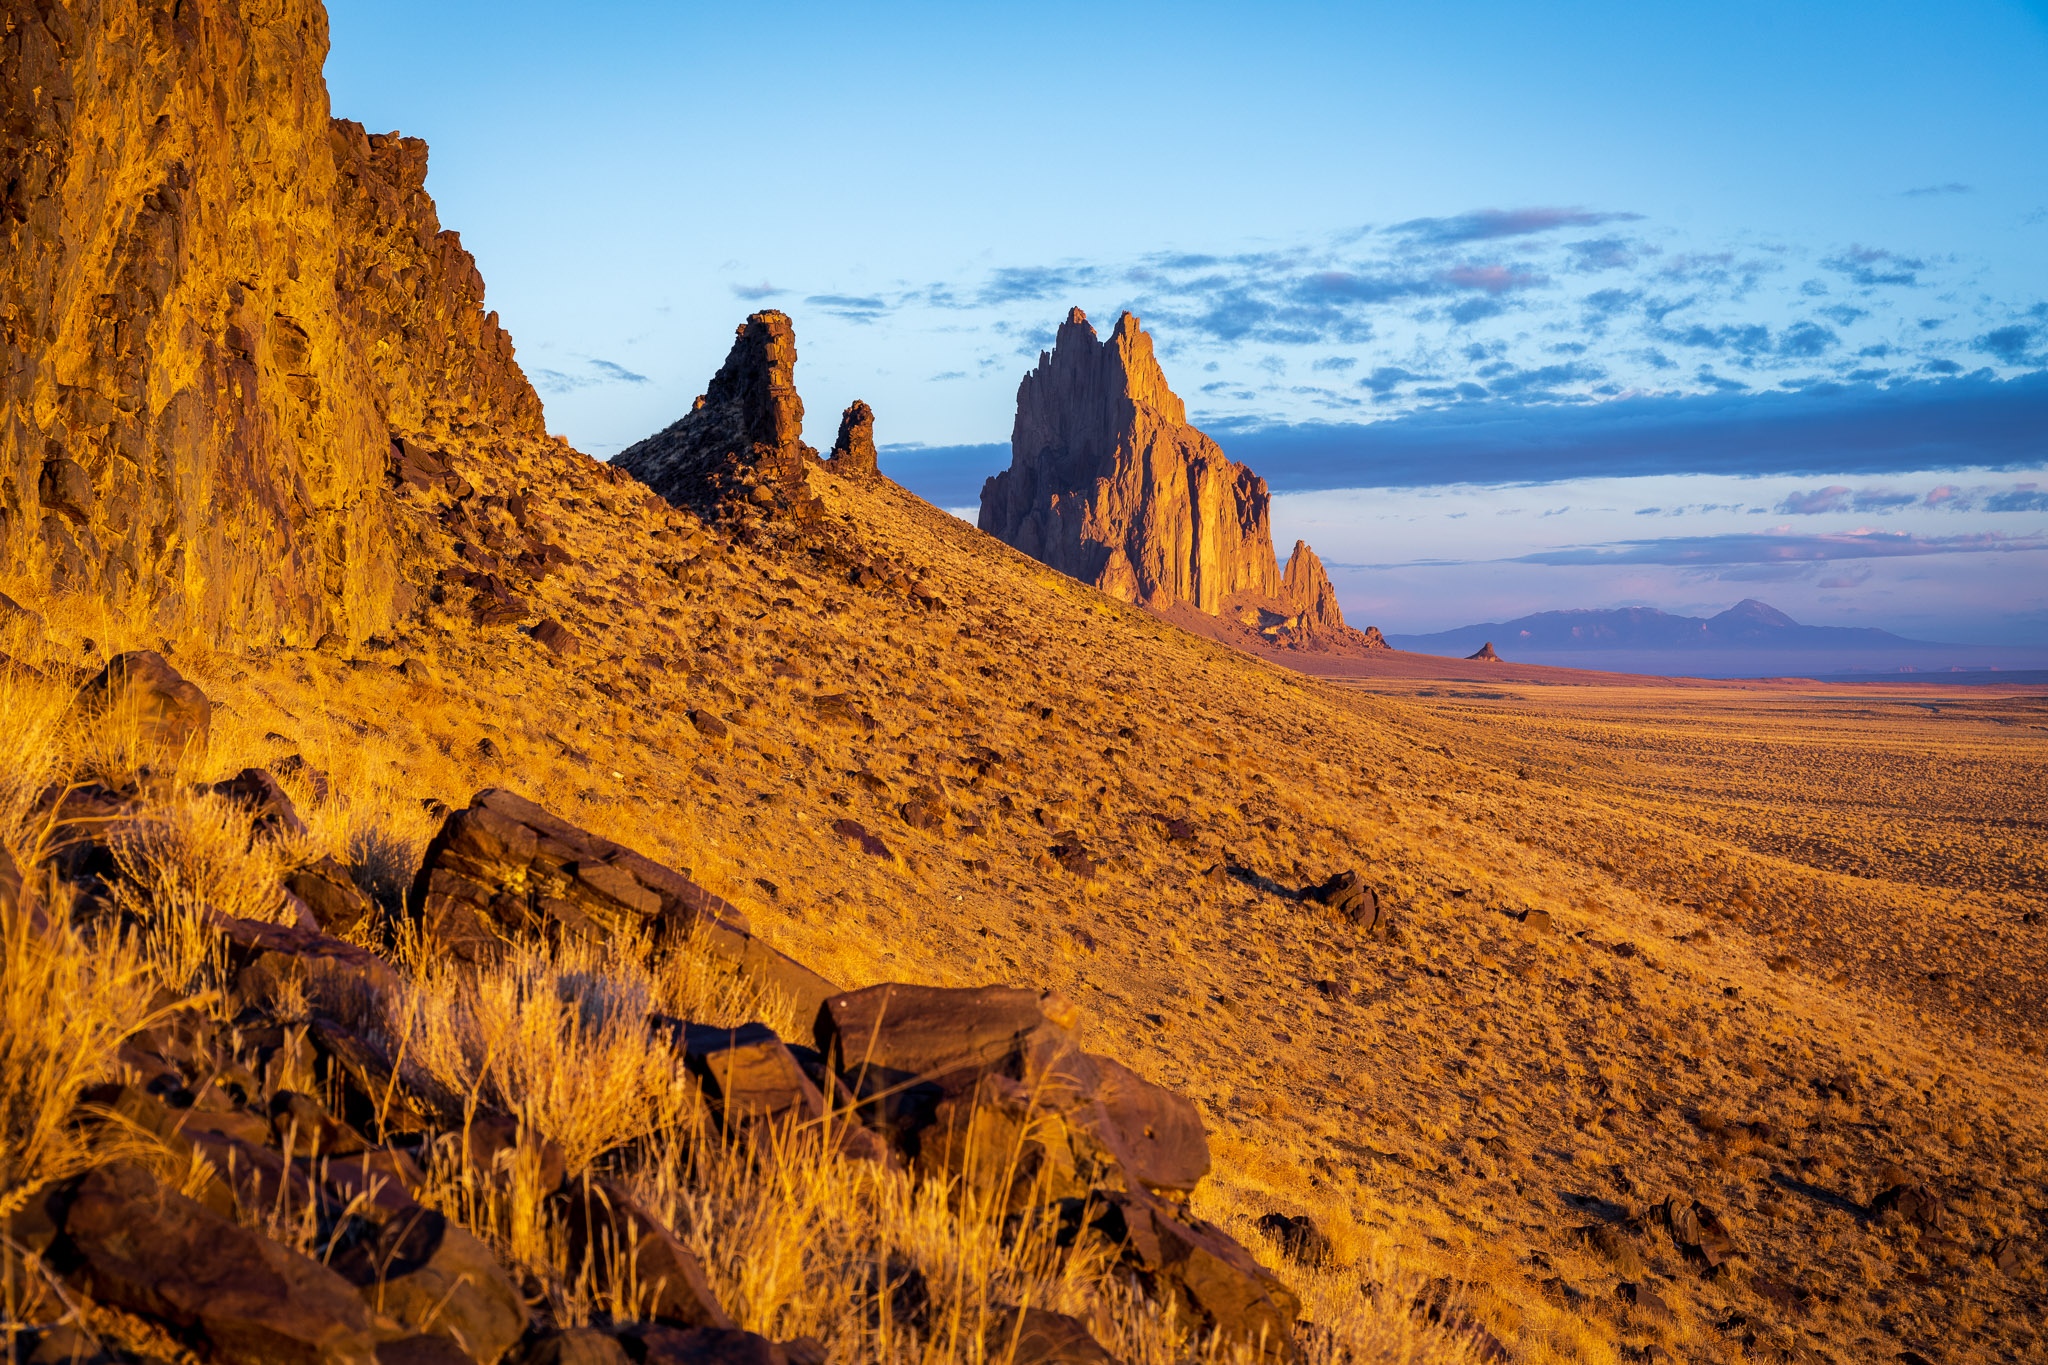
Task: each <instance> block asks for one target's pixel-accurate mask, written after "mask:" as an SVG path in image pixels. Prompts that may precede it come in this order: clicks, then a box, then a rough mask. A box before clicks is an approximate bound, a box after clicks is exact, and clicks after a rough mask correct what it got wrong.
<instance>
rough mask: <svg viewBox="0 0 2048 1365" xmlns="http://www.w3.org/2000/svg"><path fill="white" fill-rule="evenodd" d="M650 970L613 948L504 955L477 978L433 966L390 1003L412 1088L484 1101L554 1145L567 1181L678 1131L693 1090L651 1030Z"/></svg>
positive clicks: (565, 947)
mask: <svg viewBox="0 0 2048 1365" xmlns="http://www.w3.org/2000/svg"><path fill="white" fill-rule="evenodd" d="M658 1001H659V993H658V990H657V986H656V981H655V977H654V973H653V972H652V971H650V970H649V969H647V968H646V967H644V966H642V965H640V960H639V958H638V956H637V955H636V954H634V953H631V952H629V951H624V950H622V947H621V946H620V945H612V946H601V945H597V944H592V943H588V942H585V941H582V940H572V941H569V942H566V943H564V944H562V945H561V946H560V947H559V948H558V949H555V950H552V951H551V950H549V949H547V948H544V947H541V946H538V945H534V944H520V945H515V946H514V947H512V948H511V949H510V950H509V951H508V952H507V953H506V954H505V956H504V957H503V958H502V959H501V960H500V961H498V962H496V963H494V964H491V965H489V966H486V967H483V968H481V969H478V970H473V971H472V970H465V969H459V968H455V967H452V966H445V965H444V966H439V967H430V968H429V969H428V970H427V971H426V972H425V973H424V974H423V975H422V976H421V977H420V978H419V980H418V982H417V984H416V985H415V986H414V988H413V990H412V992H411V995H410V998H409V999H407V1000H406V1001H404V1002H402V1003H399V1004H395V1005H394V1006H392V1009H393V1012H394V1017H393V1018H392V1019H391V1031H392V1033H393V1034H394V1036H395V1037H396V1039H397V1049H398V1052H399V1055H400V1056H401V1057H402V1058H403V1063H404V1069H405V1076H406V1079H407V1081H408V1082H409V1083H411V1084H413V1085H415V1086H417V1087H419V1088H420V1089H421V1090H422V1091H424V1092H425V1093H427V1094H429V1095H432V1096H434V1097H436V1099H437V1102H438V1103H439V1104H440V1105H441V1106H442V1107H444V1108H446V1109H451V1110H457V1111H460V1110H462V1109H464V1108H466V1107H473V1106H474V1105H475V1104H478V1103H481V1104H486V1105H489V1106H491V1107H493V1108H495V1109H499V1110H501V1111H503V1112H504V1113H507V1114H510V1115H511V1116H512V1117H513V1118H515V1119H517V1120H518V1121H519V1122H520V1124H521V1125H522V1126H523V1127H524V1128H525V1129H526V1130H527V1131H529V1132H532V1133H536V1134H538V1135H540V1136H541V1137H543V1138H545V1139H548V1140H550V1141H553V1142H556V1143H559V1144H560V1145H561V1148H562V1152H563V1155H564V1156H565V1157H566V1158H567V1160H568V1163H569V1170H570V1171H571V1172H572V1173H575V1172H580V1171H583V1170H586V1169H588V1168H589V1166H590V1164H591V1163H592V1162H593V1161H595V1160H596V1159H597V1158H598V1157H599V1156H601V1155H603V1154H604V1153H605V1152H608V1151H611V1150H614V1149H616V1148H619V1147H623V1146H626V1145H628V1144H630V1143H634V1142H638V1141H642V1140H645V1139H647V1138H651V1137H654V1136H656V1135H659V1134H669V1133H673V1132H675V1131H676V1130H677V1129H679V1128H681V1127H682V1126H684V1125H685V1124H687V1123H689V1122H691V1121H692V1120H693V1118H694V1116H695V1114H696V1113H697V1111H698V1105H699V1101H698V1098H697V1093H696V1089H695V1087H694V1086H693V1085H692V1084H691V1083H690V1082H689V1081H688V1080H687V1079H686V1078H685V1077H684V1076H683V1075H682V1074H681V1071H680V1068H679V1066H678V1064H677V1060H676V1057H675V1055H674V1053H673V1052H672V1051H670V1049H669V1047H668V1045H667V1043H666V1042H664V1041H662V1040H661V1039H660V1038H658V1037H657V1036H655V1035H654V1034H653V1033H652V1032H650V1031H649V1029H648V1027H647V1016H648V1015H649V1014H650V1013H652V1012H653V1011H654V1010H655V1009H656V1008H657V1006H658Z"/></svg>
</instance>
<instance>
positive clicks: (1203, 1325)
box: [1091, 1194, 1301, 1357]
mask: <svg viewBox="0 0 2048 1365" xmlns="http://www.w3.org/2000/svg"><path fill="white" fill-rule="evenodd" d="M1098 1200H1099V1202H1100V1204H1101V1212H1100V1214H1099V1216H1098V1217H1097V1218H1096V1219H1095V1221H1094V1223H1093V1224H1092V1225H1091V1227H1092V1229H1093V1231H1094V1232H1095V1234H1096V1235H1097V1236H1099V1237H1101V1238H1103V1239H1104V1240H1105V1241H1106V1242H1107V1243H1108V1244H1109V1245H1110V1246H1111V1247H1112V1248H1114V1250H1115V1255H1116V1257H1117V1263H1118V1264H1119V1265H1120V1266H1122V1267H1123V1268H1125V1269H1127V1270H1129V1271H1131V1272H1133V1273H1135V1274H1136V1275H1137V1276H1138V1277H1139V1279H1140V1281H1141V1282H1142V1283H1143V1284H1144V1285H1145V1287H1146V1289H1147V1290H1148V1292H1149V1293H1150V1295H1151V1296H1152V1298H1154V1299H1155V1300H1157V1301H1160V1302H1162V1303H1166V1304H1169V1305H1171V1306H1172V1307H1173V1309H1174V1310H1175V1311H1176V1312H1178V1313H1179V1314H1181V1315H1182V1316H1183V1317H1185V1318H1187V1319H1188V1320H1189V1322H1191V1323H1192V1324H1193V1325H1194V1326H1195V1327H1197V1328H1198V1329H1200V1330H1202V1331H1213V1332H1216V1333H1217V1334H1219V1335H1220V1336H1222V1337H1224V1338H1225V1339H1227V1340H1230V1341H1234V1342H1241V1343H1244V1344H1247V1345H1252V1346H1255V1347H1258V1348H1260V1349H1261V1350H1262V1351H1263V1352H1265V1353H1269V1354H1275V1355H1282V1356H1289V1357H1291V1356H1293V1355H1295V1354H1296V1352H1295V1347H1294V1337H1293V1330H1294V1320H1295V1318H1296V1317H1297V1316H1298V1315H1299V1314H1300V1312H1301V1305H1300V1303H1299V1301H1298V1300H1297V1299H1296V1298H1295V1297H1294V1294H1293V1293H1292V1292H1291V1291H1290V1290H1289V1289H1288V1288H1287V1286H1285V1285H1283V1284H1282V1283H1280V1280H1279V1278H1278V1277H1277V1276H1275V1275H1274V1274H1273V1273H1272V1272H1271V1271H1269V1270H1267V1269H1266V1268H1265V1267H1264V1266H1262V1265H1260V1264H1259V1263H1258V1262H1257V1261H1255V1260H1253V1259H1252V1255H1251V1253H1250V1252H1248V1251H1246V1250H1245V1249H1244V1248H1243V1247H1241V1246H1239V1245H1238V1244H1237V1243H1236V1242H1235V1241H1234V1240H1232V1239H1231V1238H1230V1237H1229V1236H1228V1235H1226V1234H1225V1233H1224V1232H1222V1231H1221V1230H1220V1229H1218V1228H1216V1227H1214V1226H1212V1225H1210V1224H1208V1223H1204V1222H1202V1221H1200V1220H1199V1219H1188V1220H1185V1221H1184V1220H1183V1219H1182V1218H1180V1217H1178V1216H1176V1215H1175V1214H1174V1213H1172V1212H1170V1211H1169V1210H1168V1209H1167V1207H1166V1206H1165V1205H1164V1204H1162V1203H1160V1202H1159V1201H1158V1200H1156V1199H1153V1198H1151V1197H1150V1196H1149V1195H1144V1194H1118V1195H1106V1196H1098Z"/></svg>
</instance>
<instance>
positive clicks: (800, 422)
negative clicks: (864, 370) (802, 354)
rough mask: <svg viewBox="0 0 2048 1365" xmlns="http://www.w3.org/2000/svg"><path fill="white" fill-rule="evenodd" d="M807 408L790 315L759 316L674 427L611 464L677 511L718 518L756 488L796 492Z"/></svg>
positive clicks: (738, 335) (739, 333)
mask: <svg viewBox="0 0 2048 1365" xmlns="http://www.w3.org/2000/svg"><path fill="white" fill-rule="evenodd" d="M803 429H804V403H803V399H801V398H799V397H798V396H797V392H796V330H795V328H794V327H792V326H791V325H790V321H789V315H788V314H786V313H781V312H777V311H775V310H773V309H770V310H768V311H766V312H761V313H755V314H753V315H752V316H751V317H749V318H748V319H747V320H746V321H745V322H743V323H741V324H740V326H739V328H738V329H737V330H736V331H735V332H734V334H733V342H732V350H730V351H729V352H727V353H726V357H725V363H724V364H723V365H721V366H719V368H718V373H717V374H716V375H714V376H712V379H711V386H710V387H709V388H707V389H706V390H705V391H704V393H703V395H702V396H700V397H699V398H698V399H697V401H696V402H695V403H694V404H693V405H692V406H691V408H690V411H689V412H688V413H686V414H684V415H683V416H682V417H681V418H679V419H677V420H676V421H675V422H673V423H671V424H670V425H669V426H668V427H666V428H664V429H663V430H661V431H659V432H657V433H655V434H654V435H652V436H649V437H648V438H647V439H646V440H644V441H639V442H636V443H635V444H633V445H630V446H627V447H626V448H625V449H624V450H622V451H620V452H619V454H618V457H617V458H616V459H614V460H613V461H612V463H613V464H615V465H617V466H618V467H619V468H620V469H623V470H625V471H626V472H627V473H629V474H631V475H633V476H634V477H635V478H637V479H639V480H640V481H641V482H643V483H645V484H647V485H648V486H649V487H650V488H652V489H653V490H654V491H655V492H657V493H659V494H661V496H662V497H664V498H667V499H668V500H669V501H670V502H671V503H674V504H675V505H676V506H678V507H691V508H695V509H697V510H699V511H706V512H719V511H723V510H728V509H729V508H731V507H732V506H733V505H736V504H744V503H745V502H746V501H747V499H748V496H749V494H750V493H751V491H752V490H753V489H754V488H756V487H766V488H769V489H771V490H773V489H776V488H783V489H788V488H793V487H794V486H795V485H797V484H799V483H801V482H802V480H803V473H804V460H805V457H806V456H809V455H815V454H816V452H815V451H812V450H810V449H809V448H808V447H807V446H805V445H804V443H803V439H802V438H803Z"/></svg>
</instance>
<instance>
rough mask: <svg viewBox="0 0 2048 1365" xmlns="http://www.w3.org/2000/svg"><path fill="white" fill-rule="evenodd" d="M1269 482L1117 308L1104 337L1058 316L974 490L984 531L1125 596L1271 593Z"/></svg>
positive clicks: (1214, 601) (1274, 586)
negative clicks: (1208, 429) (1231, 449)
mask: <svg viewBox="0 0 2048 1365" xmlns="http://www.w3.org/2000/svg"><path fill="white" fill-rule="evenodd" d="M1271 501H1272V499H1271V495H1270V494H1268V493H1267V491H1266V481H1265V480H1264V479H1261V478H1260V477H1259V476H1258V475H1256V474H1254V473H1252V472H1251V470H1249V469H1247V468H1245V467H1244V466H1243V465H1241V464H1238V463H1236V462H1235V461H1233V460H1231V459H1230V458H1229V457H1227V456H1226V455H1224V453H1223V452H1222V450H1221V449H1219V448H1218V447H1217V445H1216V443H1215V442H1214V441H1212V440H1210V439H1209V438H1208V437H1207V436H1204V435H1203V434H1202V433H1201V432H1199V431H1197V430H1196V429H1195V428H1193V427H1191V426H1189V425H1188V423H1187V409H1186V407H1184V406H1183V405H1182V403H1181V401H1180V399H1179V398H1178V397H1176V396H1175V395H1174V392H1173V390H1172V389H1170V388H1168V387H1167V383H1166V376H1165V375H1164V374H1163V373H1161V371H1160V369H1159V362H1158V361H1157V360H1155V359H1154V358H1153V355H1152V338H1150V337H1149V336H1147V335H1145V333H1144V332H1143V331H1142V330H1141V329H1140V328H1139V326H1138V319H1137V318H1136V317H1134V316H1133V315H1131V314H1129V313H1125V314H1124V315H1123V316H1122V317H1121V318H1119V319H1118V320H1117V324H1116V328H1115V329H1114V330H1113V331H1112V332H1111V333H1110V337H1109V340H1108V341H1106V342H1104V341H1100V340H1098V339H1097V338H1096V335H1095V329H1094V328H1093V327H1091V326H1090V325H1089V323H1088V318H1087V315H1086V314H1084V313H1082V311H1081V310H1080V309H1078V308H1076V309H1074V310H1073V311H1072V312H1070V313H1069V314H1068V315H1067V320H1066V322H1065V324H1063V325H1062V326H1061V327H1060V329H1059V336H1058V339H1057V341H1056V342H1055V343H1054V346H1053V349H1052V351H1051V352H1050V353H1041V354H1040V356H1039V357H1038V367H1037V368H1036V369H1035V370H1033V371H1032V372H1031V373H1030V374H1028V375H1026V376H1025V377H1024V382H1023V383H1022V384H1020V385H1019V386H1018V388H1017V422H1016V426H1015V428H1014V429H1013V431H1012V433H1011V437H1010V467H1009V469H1007V470H1005V471H1004V472H1003V473H1001V474H998V475H996V476H995V477H994V478H992V479H990V480H989V481H988V482H987V483H986V484H985V485H983V487H982V491H981V516H980V525H981V529H982V530H984V531H987V532H989V533H990V534H992V535H995V536H997V537H998V538H1000V539H1002V540H1003V541H1005V542H1007V543H1008V544H1010V545H1014V546H1015V547H1016V548H1018V549H1019V550H1022V551H1023V552H1024V553H1025V554H1028V555H1030V556H1031V557H1032V558H1034V559H1037V560H1039V561H1041V562H1043V563H1045V564H1048V565H1050V566H1052V567H1053V568H1055V569H1059V570H1061V571H1062V572H1065V573H1069V574H1072V575H1073V576H1074V577H1076V578H1079V579H1081V580H1082V581H1084V582H1087V583H1093V584H1095V585H1096V586H1097V587H1100V588H1102V589H1103V590H1104V591H1105V592H1109V593H1111V594H1113V595H1115V596H1117V597H1120V598H1122V599H1124V600H1125V601H1127V602H1139V603H1142V604H1144V605H1146V606H1151V607H1162V606H1165V605H1167V604H1169V603H1174V602H1184V603H1187V604H1189V605H1190V606H1193V607H1194V608H1195V609H1196V610H1198V611H1201V612H1203V613H1205V614H1207V615H1210V616H1214V615H1217V614H1218V613H1220V612H1221V611H1222V610H1223V605H1224V601H1225V599H1226V598H1229V597H1231V596H1233V595H1235V594H1238V593H1243V592H1251V593H1255V594H1259V595H1262V596H1266V597H1272V596H1277V595H1278V593H1279V591H1280V568H1279V565H1278V564H1277V563H1275V562H1274V559H1273V535H1272V531H1271V528H1270V527H1269V525H1268V514H1269V507H1270V504H1271Z"/></svg>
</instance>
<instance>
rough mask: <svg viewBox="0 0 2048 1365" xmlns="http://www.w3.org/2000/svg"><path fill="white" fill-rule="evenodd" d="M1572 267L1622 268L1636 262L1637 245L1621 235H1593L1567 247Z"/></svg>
mask: <svg viewBox="0 0 2048 1365" xmlns="http://www.w3.org/2000/svg"><path fill="white" fill-rule="evenodd" d="M1565 251H1566V252H1567V253H1568V254H1569V255H1570V256H1571V261H1572V269H1574V270H1579V271H1588V272H1590V271H1595V270H1622V269H1626V268H1627V267H1629V266H1632V265H1634V264H1635V263H1636V252H1637V247H1636V246H1635V244H1634V243H1632V242H1629V241H1627V240H1625V239H1624V238H1620V237H1593V238H1589V239H1587V240H1586V241H1583V242H1573V243H1572V244H1571V245H1569V246H1567V247H1566V248H1565Z"/></svg>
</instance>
